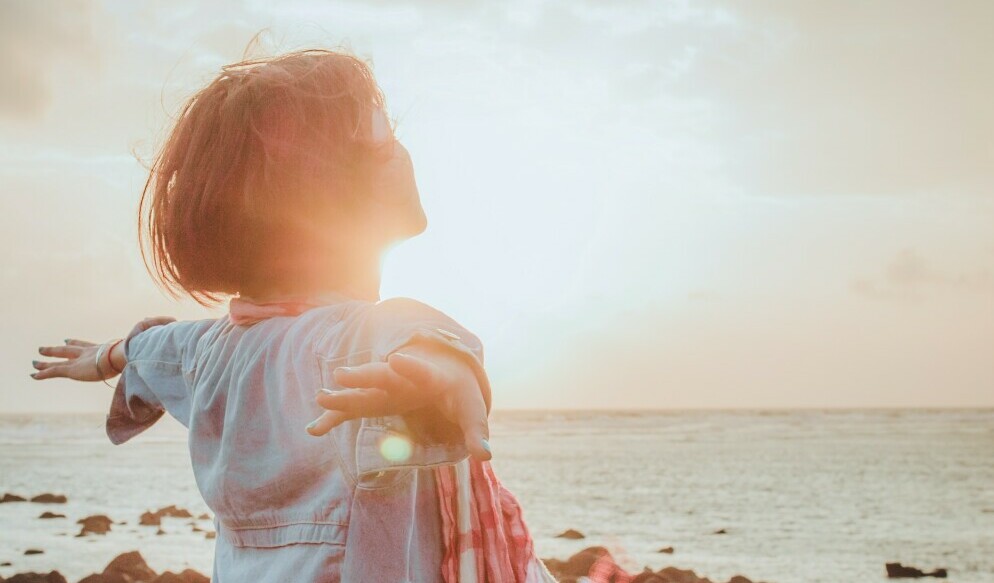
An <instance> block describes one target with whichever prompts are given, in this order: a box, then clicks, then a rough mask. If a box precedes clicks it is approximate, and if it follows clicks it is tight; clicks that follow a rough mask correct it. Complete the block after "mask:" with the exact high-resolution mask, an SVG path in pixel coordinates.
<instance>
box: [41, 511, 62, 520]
mask: <svg viewBox="0 0 994 583" xmlns="http://www.w3.org/2000/svg"><path fill="white" fill-rule="evenodd" d="M65 517H66V515H65V514H56V513H54V512H49V511H48V510H46V511H44V512H42V513H41V515H40V516H38V518H65Z"/></svg>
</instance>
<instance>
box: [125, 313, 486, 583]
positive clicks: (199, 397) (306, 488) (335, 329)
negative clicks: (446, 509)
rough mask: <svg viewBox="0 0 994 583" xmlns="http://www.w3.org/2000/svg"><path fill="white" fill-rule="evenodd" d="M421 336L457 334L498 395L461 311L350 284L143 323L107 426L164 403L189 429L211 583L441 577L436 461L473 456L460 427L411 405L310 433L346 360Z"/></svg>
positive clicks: (457, 344)
mask: <svg viewBox="0 0 994 583" xmlns="http://www.w3.org/2000/svg"><path fill="white" fill-rule="evenodd" d="M412 342H437V343H441V344H444V345H445V346H448V347H451V349H452V350H454V351H456V353H458V354H459V355H461V356H463V357H464V358H465V360H466V362H467V363H469V364H470V365H471V366H472V367H473V369H474V371H475V372H476V373H477V378H478V379H479V380H480V386H481V388H483V389H484V391H485V393H486V396H487V397H488V398H489V391H490V387H489V384H488V383H487V380H486V374H485V372H484V371H483V348H482V345H481V344H480V341H479V339H478V338H477V337H476V336H474V335H473V334H472V333H471V332H469V331H468V330H466V329H465V328H463V327H462V326H460V325H459V324H458V323H456V322H455V321H454V320H452V318H450V317H448V316H446V315H445V314H443V313H442V312H440V311H438V310H435V309H433V308H431V307H429V306H427V305H425V304H423V303H420V302H417V301H415V300H411V299H407V298H395V299H390V300H383V301H379V302H369V301H363V300H355V299H350V298H345V297H344V296H343V297H336V298H335V299H333V300H332V301H331V302H330V303H329V304H327V305H323V306H320V307H317V308H313V309H311V310H308V311H307V312H304V313H303V314H301V315H299V316H296V317H274V318H269V319H266V320H263V321H260V322H257V323H255V324H252V325H249V326H239V325H234V324H233V323H232V322H231V321H230V319H229V317H228V316H223V317H221V318H218V319H213V320H199V321H184V322H173V323H170V324H166V325H161V326H155V327H152V328H149V329H147V330H142V329H140V327H136V329H135V330H134V331H132V333H131V334H129V335H128V337H127V338H126V339H125V344H124V350H125V354H126V356H127V365H126V366H125V369H124V372H123V374H122V376H121V378H120V380H119V381H118V384H117V388H116V391H115V394H114V398H113V402H112V405H111V410H110V413H109V415H108V417H107V434H108V436H109V437H110V439H111V441H112V442H114V443H116V444H118V443H123V442H125V441H127V440H128V439H130V438H132V437H134V436H135V435H137V434H138V433H141V432H142V431H144V430H145V429H146V428H148V427H149V426H151V425H152V424H153V423H155V422H156V421H157V420H158V419H159V418H160V417H161V416H162V415H163V413H164V412H168V413H169V414H170V415H172V416H173V417H175V418H176V419H177V420H179V421H180V422H181V423H182V424H183V425H185V426H186V427H187V428H188V429H189V450H190V457H191V460H192V462H193V471H194V475H195V478H196V481H197V486H198V488H199V489H200V492H201V494H202V495H203V497H204V500H205V501H206V503H207V505H208V506H209V507H210V508H211V510H212V511H213V512H214V514H215V525H216V527H217V539H216V547H215V559H214V574H213V578H212V580H213V581H214V583H239V582H244V581H274V582H275V581H280V582H282V581H295V582H298V581H299V582H320V583H325V582H327V583H331V582H337V581H346V582H350V581H356V582H366V581H384V582H391V583H393V582H405V581H414V582H418V583H424V582H431V581H437V580H439V565H440V562H441V559H442V552H443V549H442V538H441V523H440V519H439V511H438V500H437V494H436V491H435V484H434V480H433V470H432V468H433V467H434V466H438V465H443V464H454V463H457V462H459V461H461V460H463V459H465V458H466V457H467V455H468V452H467V450H466V448H465V445H464V444H463V443H462V441H450V442H445V441H442V442H437V441H435V440H437V439H440V438H437V437H427V436H426V434H424V433H423V432H421V431H419V430H416V429H415V426H414V425H411V424H409V423H408V420H407V418H405V417H401V416H393V417H378V418H365V419H361V420H358V419H357V420H351V421H347V422H345V423H343V424H342V425H340V426H338V427H336V428H335V429H334V430H332V431H331V432H330V433H329V434H327V435H325V436H323V437H313V436H311V435H309V434H308V433H307V432H306V431H305V426H306V425H307V424H308V423H309V422H310V421H311V420H313V419H315V418H317V417H318V416H319V415H320V414H321V413H322V412H323V411H324V410H323V409H322V408H321V407H320V406H319V405H318V404H317V403H316V402H315V396H316V395H317V393H318V391H319V390H320V389H321V388H328V389H331V390H340V389H341V388H342V387H341V386H339V385H337V384H336V383H335V381H334V379H333V378H332V375H331V372H332V371H333V370H334V369H335V368H336V367H338V366H355V365H360V364H364V363H368V362H383V361H385V360H386V357H387V356H388V355H389V354H390V353H391V352H393V351H395V350H397V349H399V348H401V347H403V346H405V345H407V344H409V343H412ZM488 402H489V401H488ZM426 405H430V404H426ZM438 423H440V424H444V423H449V422H448V421H443V420H438ZM453 434H458V431H456V432H452V431H451V428H450V431H448V435H453ZM432 435H433V436H434V435H438V433H437V432H435V431H433V432H432ZM449 439H452V438H449Z"/></svg>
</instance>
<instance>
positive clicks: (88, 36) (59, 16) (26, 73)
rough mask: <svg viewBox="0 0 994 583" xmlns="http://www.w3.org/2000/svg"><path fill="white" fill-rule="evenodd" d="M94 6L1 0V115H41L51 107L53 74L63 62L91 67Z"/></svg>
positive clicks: (30, 0) (88, 3)
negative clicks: (6, 0)
mask: <svg viewBox="0 0 994 583" xmlns="http://www.w3.org/2000/svg"><path fill="white" fill-rule="evenodd" d="M92 16H93V4H92V3H91V2H88V1H79V2H55V1H46V0H12V1H8V2H0V54H2V55H3V56H4V58H3V59H0V78H2V79H3V83H0V116H8V117H18V118H35V117H38V116H40V115H41V114H42V113H43V112H44V111H45V109H46V107H47V105H48V103H49V100H50V97H51V92H52V79H51V77H52V75H53V73H54V70H55V68H56V67H57V66H58V65H60V64H66V63H67V64H71V65H85V64H87V63H88V62H90V61H91V59H92V57H93V48H94V39H93V35H92Z"/></svg>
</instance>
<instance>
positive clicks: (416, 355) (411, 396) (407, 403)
mask: <svg viewBox="0 0 994 583" xmlns="http://www.w3.org/2000/svg"><path fill="white" fill-rule="evenodd" d="M334 374H335V382H337V383H338V384H340V385H341V386H343V387H348V388H346V389H345V390H340V391H329V390H322V391H321V392H320V393H319V394H318V396H317V402H318V404H320V405H321V406H322V407H324V408H325V409H328V411H326V412H325V413H324V414H322V415H321V417H319V418H317V419H315V420H314V421H313V422H312V423H311V424H310V425H308V427H307V431H308V432H309V433H310V434H311V435H324V434H326V433H328V432H329V431H331V430H332V429H333V428H335V427H336V426H338V425H339V424H341V423H343V422H345V421H347V420H349V419H355V418H358V417H377V416H387V415H405V416H406V417H408V419H410V420H415V421H420V422H422V423H423V424H424V425H425V427H426V428H428V429H430V428H432V427H433V426H435V428H436V429H437V425H438V424H437V423H432V421H433V419H432V417H435V420H436V421H437V416H438V415H441V417H442V418H443V419H444V420H447V421H448V422H450V423H451V424H454V427H456V428H458V429H457V430H458V431H460V432H461V433H462V437H463V439H464V441H465V443H466V448H467V449H468V450H469V452H470V453H471V454H472V455H473V456H475V457H477V458H479V459H482V460H489V459H490V457H491V453H490V442H489V435H490V434H489V426H488V422H487V415H488V413H489V407H490V402H489V401H490V394H489V383H483V384H485V385H487V386H481V383H480V377H479V376H478V371H476V370H474V368H473V367H472V366H470V364H469V363H468V362H467V361H466V359H465V358H462V357H460V356H459V355H458V354H457V353H456V352H454V351H453V350H451V349H449V348H447V347H446V346H444V345H439V344H434V343H430V342H420V343H416V344H410V345H408V346H406V347H404V348H403V350H401V351H398V352H394V353H393V354H391V355H390V356H389V358H388V359H387V362H373V363H369V364H365V365H362V366H358V367H340V368H338V369H335V372H334ZM457 435H458V434H457Z"/></svg>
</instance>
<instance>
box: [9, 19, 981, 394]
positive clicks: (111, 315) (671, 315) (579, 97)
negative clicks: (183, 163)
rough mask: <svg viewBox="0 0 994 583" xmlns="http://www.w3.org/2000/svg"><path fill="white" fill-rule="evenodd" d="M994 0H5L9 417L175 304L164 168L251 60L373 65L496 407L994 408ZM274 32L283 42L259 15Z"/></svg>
mask: <svg viewBox="0 0 994 583" xmlns="http://www.w3.org/2000/svg"><path fill="white" fill-rule="evenodd" d="M992 27H994V3H990V2H984V1H977V2H970V1H967V0H963V1H960V2H955V3H942V4H940V3H935V2H927V1H917V0H912V1H906V0H902V1H886V0H882V1H877V2H872V3H866V2H856V1H850V2H833V3H826V2H803V1H802V2H765V1H754V2H720V1H701V2H697V1H695V2H692V3H691V2H662V1H637V0H623V1H620V2H610V3H606V2H596V1H584V0H568V1H567V0H509V1H507V2H487V1H484V0H469V1H460V2H455V1H449V0H447V1H432V2H429V1H427V0H425V1H422V2H395V1H384V2H378V3H368V2H360V1H358V0H356V1H346V2H341V1H338V2H316V1H312V2H302V1H296V2H294V1H289V2H279V3H274V2H210V3H207V2H200V3H196V2H185V1H172V2H168V3H166V2H148V3H145V2H143V3H134V2H127V1H121V2H86V1H76V2H69V3H63V2H58V3H55V2H49V1H18V0H15V1H10V2H3V3H0V52H2V54H3V55H4V58H3V59H0V80H2V81H0V253H2V255H0V293H2V294H3V298H4V301H3V302H2V304H0V321H3V322H4V324H5V331H4V333H3V334H2V336H0V349H2V350H0V379H2V382H0V412H33V411H51V412H100V411H105V410H106V409H107V406H108V404H109V400H110V389H108V388H107V387H105V386H104V385H102V384H77V383H72V382H69V381H63V380H56V381H46V382H45V383H38V382H35V381H32V380H31V379H30V378H29V377H28V373H30V372H31V367H30V361H31V359H32V358H34V357H35V354H36V353H35V349H36V347H37V346H39V345H42V344H57V343H60V342H61V340H62V339H63V338H65V337H77V338H88V339H91V340H96V341H103V340H106V339H109V338H116V337H121V336H123V335H124V334H126V333H127V332H128V330H129V329H130V328H131V326H132V325H133V324H134V323H135V322H136V321H138V320H141V319H142V318H144V317H147V316H152V315H160V314H164V315H174V316H177V317H180V318H213V317H218V316H220V315H222V314H223V313H224V309H225V306H223V305H222V306H221V307H220V308H218V309H215V310H213V311H208V310H205V309H204V308H201V307H199V306H197V305H196V304H194V303H193V302H192V301H185V302H176V301H174V300H171V299H170V298H168V297H166V296H165V295H164V294H163V293H162V292H161V291H159V290H158V289H157V288H156V287H155V286H154V285H153V283H152V281H151V279H150V278H149V276H148V274H147V273H146V271H145V269H144V267H143V264H142V262H141V259H140V256H139V253H138V247H137V234H136V224H135V223H136V209H137V204H138V197H139V194H140V191H141V187H142V185H143V183H144V179H145V177H146V170H145V166H143V164H144V163H147V161H148V160H149V159H150V158H151V156H152V155H153V154H154V152H155V148H156V147H157V146H158V145H159V144H161V142H162V140H163V138H164V136H165V135H166V132H167V131H168V128H169V123H170V120H171V119H172V116H173V115H175V113H176V112H177V110H178V108H179V106H180V105H181V104H182V102H183V101H184V100H185V99H186V98H187V97H189V96H190V95H191V94H192V93H194V92H195V91H196V90H197V89H199V88H200V87H202V86H203V85H205V84H206V83H207V82H209V81H210V80H211V79H212V78H213V77H214V76H215V75H217V74H218V73H219V71H220V69H221V67H222V66H223V65H225V64H227V63H231V62H235V61H238V60H240V59H241V57H242V55H243V54H244V53H245V51H246V48H247V47H248V45H249V42H250V40H251V39H252V38H253V37H255V36H256V35H259V37H258V39H259V40H258V42H257V43H256V44H255V45H254V46H253V47H252V48H251V49H250V50H251V51H253V52H251V53H250V54H276V53H280V52H284V51H289V50H294V49H300V48H308V47H324V48H336V47H339V48H342V47H344V48H347V49H349V50H351V51H353V52H355V53H356V54H358V55H359V56H360V57H362V58H364V59H366V60H368V61H369V62H370V63H371V65H372V67H373V71H374V73H375V74H376V76H377V78H378V80H379V82H380V85H381V86H382V88H383V91H384V92H385V94H386V98H387V103H388V107H389V110H390V114H391V116H392V117H393V118H395V119H396V122H397V128H398V129H397V134H398V137H399V139H400V140H401V141H402V142H403V143H404V144H405V145H406V146H407V148H408V149H409V150H410V152H411V155H412V157H413V159H414V162H415V170H416V173H417V180H418V185H419V189H420V191H421V197H422V201H423V204H424V206H425V209H426V212H427V215H428V218H429V227H428V230H427V232H426V233H425V234H423V235H421V236H420V237H417V238H415V239H413V240H411V241H408V242H406V243H403V244H402V245H400V246H398V247H396V248H394V249H393V250H392V251H391V252H390V253H389V255H388V256H387V257H386V259H385V263H384V274H383V286H382V292H381V295H382V297H384V298H387V297H394V296H407V297H413V298H417V299H419V300H421V301H424V302H426V303H428V304H431V305H433V306H435V307H437V308H439V309H441V310H442V311H444V312H446V313H447V314H449V315H450V316H452V317H453V318H455V319H456V320H458V321H459V322H460V323H462V324H463V325H464V326H466V327H467V328H469V329H470V330H472V331H473V332H474V333H475V334H477V335H478V336H479V337H480V338H481V339H482V340H483V343H484V345H485V347H486V348H485V349H486V365H487V369H488V371H489V373H490V376H491V380H492V383H493V386H494V392H495V396H494V403H495V407H498V408H505V409H521V408H528V409H530V408H580V409H591V408H620V409H671V408H672V409H686V408H787V407H831V408H856V407H973V406H984V407H991V406H994V108H991V107H990V104H991V103H994V75H991V72H992V71H994V41H992V40H991V38H992V37H991V36H990V35H989V34H988V32H989V31H990V30H991V28H992ZM260 33H261V34H260Z"/></svg>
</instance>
